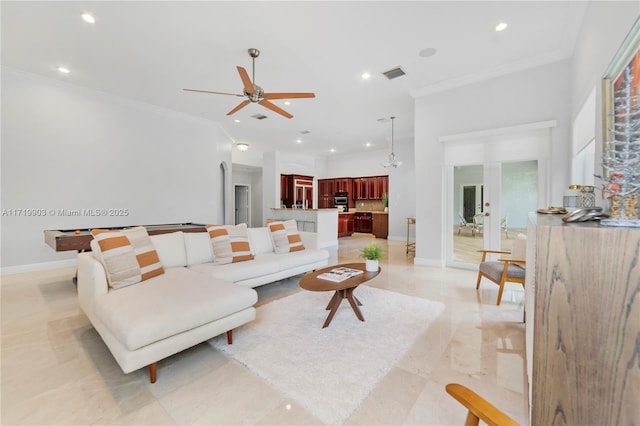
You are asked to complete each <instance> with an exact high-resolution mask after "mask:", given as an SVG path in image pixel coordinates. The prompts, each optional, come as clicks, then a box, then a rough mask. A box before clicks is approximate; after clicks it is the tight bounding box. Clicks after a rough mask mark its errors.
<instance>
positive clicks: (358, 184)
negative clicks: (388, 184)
mask: <svg viewBox="0 0 640 426" xmlns="http://www.w3.org/2000/svg"><path fill="white" fill-rule="evenodd" d="M368 183H369V181H368V179H367V178H355V179H353V192H354V195H353V198H354V200H368V199H369V185H368Z"/></svg>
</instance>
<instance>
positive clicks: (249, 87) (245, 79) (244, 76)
mask: <svg viewBox="0 0 640 426" xmlns="http://www.w3.org/2000/svg"><path fill="white" fill-rule="evenodd" d="M236 68H238V73H239V74H240V79H241V80H242V84H243V85H244V91H245V92H247V93H254V92H255V91H256V90H255V89H254V88H253V83H252V82H251V79H250V78H249V74H248V73H247V70H245V69H244V68H242V67H236Z"/></svg>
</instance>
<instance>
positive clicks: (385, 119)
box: [376, 117, 389, 123]
mask: <svg viewBox="0 0 640 426" xmlns="http://www.w3.org/2000/svg"><path fill="white" fill-rule="evenodd" d="M376 121H377V122H378V123H386V122H387V121H389V119H388V118H387V117H384V118H378V119H377V120H376Z"/></svg>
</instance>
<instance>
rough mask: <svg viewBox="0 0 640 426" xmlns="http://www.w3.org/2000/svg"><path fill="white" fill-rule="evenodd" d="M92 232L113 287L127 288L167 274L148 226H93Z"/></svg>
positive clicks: (110, 284) (108, 279)
mask: <svg viewBox="0 0 640 426" xmlns="http://www.w3.org/2000/svg"><path fill="white" fill-rule="evenodd" d="M91 235H93V238H94V239H95V240H96V242H97V243H98V247H99V248H100V253H98V257H99V258H100V259H101V260H102V264H103V265H104V266H105V269H106V270H107V281H108V282H109V286H110V287H111V288H114V289H117V288H122V287H126V286H129V285H132V284H135V283H139V282H140V281H144V280H147V279H149V278H151V277H155V276H157V275H161V274H163V273H164V268H162V264H161V263H160V258H159V257H158V253H157V252H156V250H155V248H154V247H153V243H152V242H151V239H150V238H149V234H148V233H147V230H146V229H145V228H143V227H136V228H131V229H124V230H121V231H113V230H108V229H93V230H92V231H91Z"/></svg>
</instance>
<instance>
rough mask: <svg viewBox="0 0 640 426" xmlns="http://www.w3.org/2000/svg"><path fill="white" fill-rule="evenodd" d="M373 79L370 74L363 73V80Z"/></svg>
mask: <svg viewBox="0 0 640 426" xmlns="http://www.w3.org/2000/svg"><path fill="white" fill-rule="evenodd" d="M370 78H371V74H369V73H368V72H363V73H362V79H363V80H369V79H370Z"/></svg>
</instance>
